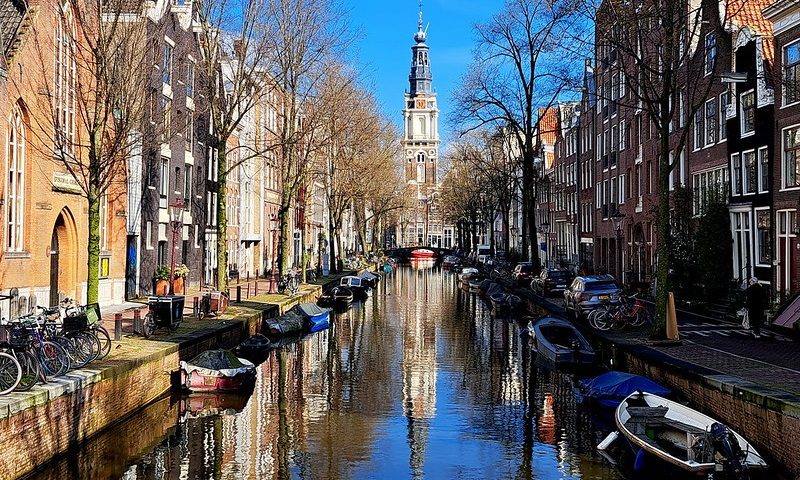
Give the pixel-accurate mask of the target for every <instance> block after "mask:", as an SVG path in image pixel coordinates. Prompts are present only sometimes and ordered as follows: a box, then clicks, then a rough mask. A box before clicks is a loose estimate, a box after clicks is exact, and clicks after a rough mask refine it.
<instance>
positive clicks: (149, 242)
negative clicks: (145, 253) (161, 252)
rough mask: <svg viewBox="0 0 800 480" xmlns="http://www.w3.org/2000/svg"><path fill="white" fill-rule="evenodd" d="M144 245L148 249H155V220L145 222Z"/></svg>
mask: <svg viewBox="0 0 800 480" xmlns="http://www.w3.org/2000/svg"><path fill="white" fill-rule="evenodd" d="M144 245H145V247H144V248H146V249H147V250H152V249H153V222H151V221H149V220H148V221H147V222H145V224H144Z"/></svg>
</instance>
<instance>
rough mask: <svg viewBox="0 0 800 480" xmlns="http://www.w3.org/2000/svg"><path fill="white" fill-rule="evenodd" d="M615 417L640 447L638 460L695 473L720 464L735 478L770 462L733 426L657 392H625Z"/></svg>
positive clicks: (711, 470) (635, 447)
mask: <svg viewBox="0 0 800 480" xmlns="http://www.w3.org/2000/svg"><path fill="white" fill-rule="evenodd" d="M615 422H616V425H617V429H619V434H621V435H622V436H623V437H624V438H625V439H626V440H627V441H628V443H629V444H630V446H631V447H632V448H633V450H634V452H637V453H636V462H637V463H647V461H648V459H649V457H653V458H656V459H658V460H659V461H662V462H666V463H667V464H669V465H672V466H674V467H677V468H678V469H680V470H683V471H685V472H690V473H692V474H696V475H708V474H712V473H714V472H715V471H717V472H718V471H720V470H721V471H723V472H725V473H726V474H727V476H728V477H732V478H736V479H737V480H738V479H745V478H748V471H750V470H762V469H764V468H766V467H767V463H766V462H765V461H764V459H763V458H762V457H761V455H759V453H758V451H757V450H756V449H755V447H753V445H751V444H750V443H749V442H748V441H747V440H745V439H744V437H742V436H741V435H739V434H738V433H736V432H735V431H733V430H732V429H730V428H729V427H727V426H725V425H724V424H722V423H720V422H718V421H717V420H715V419H713V418H711V417H709V416H707V415H704V414H702V413H700V412H698V411H697V410H693V409H691V408H689V407H687V406H685V405H683V404H680V403H678V402H675V401H672V400H669V399H666V398H663V397H660V396H658V395H655V394H653V393H648V392H635V393H632V394H631V395H629V396H628V397H626V398H625V399H624V400H623V401H622V402H621V403H620V404H619V406H618V407H617V409H616V412H615ZM612 435H614V433H613V432H612ZM609 438H610V437H609ZM608 440H609V439H608V438H607V439H606V441H604V442H603V443H610V442H608ZM611 440H612V441H613V439H611ZM602 445H603V444H601V446H602ZM640 457H641V458H640ZM640 467H641V465H640Z"/></svg>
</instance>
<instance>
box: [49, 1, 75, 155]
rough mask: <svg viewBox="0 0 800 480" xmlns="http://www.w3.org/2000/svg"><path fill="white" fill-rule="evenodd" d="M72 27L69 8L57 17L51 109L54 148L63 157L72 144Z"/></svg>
mask: <svg viewBox="0 0 800 480" xmlns="http://www.w3.org/2000/svg"><path fill="white" fill-rule="evenodd" d="M75 38H76V34H75V24H74V22H73V19H72V11H71V10H70V9H69V7H66V9H65V10H64V11H63V13H62V14H61V15H60V16H59V19H58V24H57V25H56V38H55V50H56V51H55V88H54V90H55V91H54V102H53V103H54V105H53V106H54V110H55V125H54V127H55V130H56V132H57V142H56V148H57V149H58V150H60V153H61V154H62V155H70V154H72V147H73V145H74V143H75V81H76V78H77V66H76V61H75V50H76V48H75Z"/></svg>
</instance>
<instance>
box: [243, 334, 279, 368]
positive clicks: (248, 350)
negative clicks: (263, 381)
mask: <svg viewBox="0 0 800 480" xmlns="http://www.w3.org/2000/svg"><path fill="white" fill-rule="evenodd" d="M270 351H272V341H271V340H270V339H269V338H267V337H265V336H264V335H261V334H260V333H256V334H255V335H253V336H252V337H250V338H247V339H245V340H244V341H242V342H241V343H240V344H239V345H237V346H236V348H234V349H233V353H234V354H235V355H236V356H237V357H241V358H246V359H247V360H250V361H251V362H252V363H253V364H255V365H258V364H261V363H263V362H264V360H266V359H267V356H268V355H269V352H270Z"/></svg>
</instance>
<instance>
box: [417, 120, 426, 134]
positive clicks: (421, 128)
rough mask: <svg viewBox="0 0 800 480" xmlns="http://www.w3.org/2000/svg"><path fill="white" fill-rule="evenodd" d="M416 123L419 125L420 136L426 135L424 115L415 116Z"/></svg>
mask: <svg viewBox="0 0 800 480" xmlns="http://www.w3.org/2000/svg"><path fill="white" fill-rule="evenodd" d="M417 125H418V126H419V134H420V135H421V136H425V135H427V133H426V131H427V126H428V125H427V122H426V121H425V117H417Z"/></svg>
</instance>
